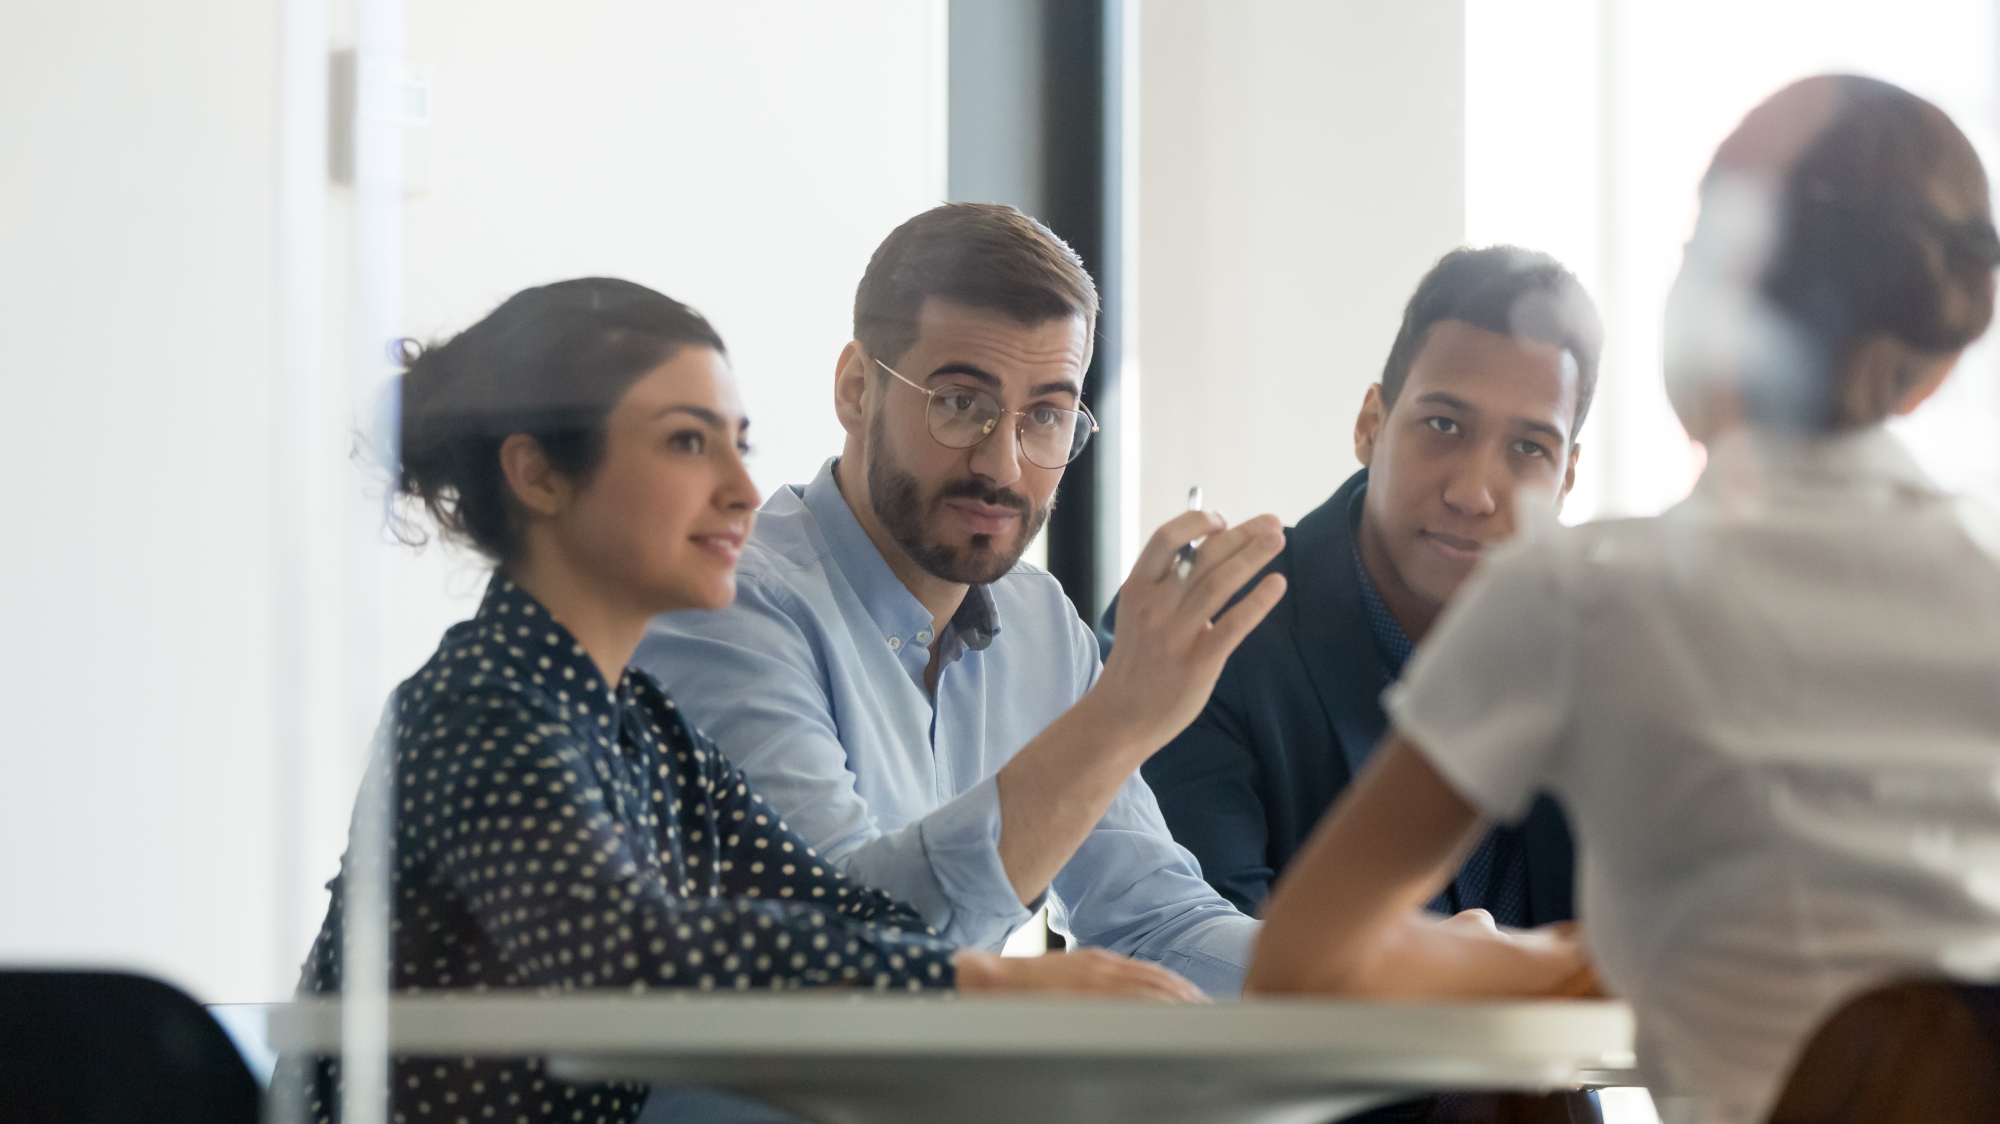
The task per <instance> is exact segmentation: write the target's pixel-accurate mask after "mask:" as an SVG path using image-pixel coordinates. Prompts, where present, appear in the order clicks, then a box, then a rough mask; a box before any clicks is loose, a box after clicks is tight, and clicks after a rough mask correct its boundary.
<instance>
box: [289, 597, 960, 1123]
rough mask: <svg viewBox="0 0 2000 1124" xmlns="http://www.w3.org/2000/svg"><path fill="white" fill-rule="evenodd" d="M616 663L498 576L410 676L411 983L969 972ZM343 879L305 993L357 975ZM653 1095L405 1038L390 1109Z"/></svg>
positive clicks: (588, 1106)
mask: <svg viewBox="0 0 2000 1124" xmlns="http://www.w3.org/2000/svg"><path fill="white" fill-rule="evenodd" d="M601 678H602V677H601V675H600V673H599V671H598V669H597V665H596V664H594V663H593V662H592V661H591V659H590V657H589V655H588V654H587V653H586V652H585V651H584V649H583V648H582V646H581V645H579V644H578V643H577V642H576V640H575V638H574V637H572V636H571V635H570V633H569V631H568V630H567V629H565V628H564V627H563V626H562V625H560V624H557V623H556V622H555V621H554V620H553V619H552V618H550V617H549V615H548V612H547V610H545V609H544V608H543V607H542V606H541V605H540V604H539V603H537V602H536V601H535V599H534V598H532V597H530V596H529V595H528V594H527V593H526V591H524V590H522V589H520V588H519V587H518V586H516V585H514V583H513V582H511V581H508V580H507V579H506V578H505V577H502V576H498V575H496V576H495V577H494V579H493V582H492V584H491V585H490V586H489V587H488V589H487V592H486V597H485V600H484V601H483V602H482V603H481V604H480V606H479V612H478V615H477V616H476V617H474V619H472V620H470V621H467V622H465V623H463V624H460V625H457V626H455V627H454V628H452V629H451V631H449V632H448V633H446V634H445V638H444V642H443V644H442V645H441V646H440V647H439V648H438V651H437V654H436V655H435V656H433V657H432V658H431V661H430V662H429V663H428V664H426V665H425V667H424V668H423V670H422V671H420V672H418V673H417V675H416V676H414V677H413V678H411V679H409V680H408V681H406V682H405V683H403V684H402V686H401V687H399V688H397V691H396V695H395V698H394V712H393V718H392V719H391V721H390V722H385V730H384V733H385V742H386V747H385V749H384V750H383V751H382V753H381V754H380V755H378V758H377V760H376V762H375V764H374V768H375V769H377V770H380V769H383V768H385V767H388V768H393V774H392V778H391V779H392V780H393V796H392V797H391V799H392V800H393V801H394V805H393V807H394V854H393V860H392V861H393V867H392V871H391V882H392V889H391V895H392V899H393V901H394V916H393V920H392V933H393V952H392V955H393V956H394V965H393V981H394V982H393V985H392V986H393V987H394V988H395V989H396V990H398V991H399V992H403V993H410V992H417V991H426V990H431V989H442V988H466V989H471V990H475V991H479V990H486V989H489V988H536V989H542V990H546V991H569V990H572V989H576V988H591V987H597V988H617V989H619V990H621V991H626V992H637V991H644V990H646V989H647V988H650V987H683V988H700V989H704V990H707V989H735V990H739V991H742V990H749V989H753V988H755V989H761V990H784V989H790V988H797V987H812V986H822V985H843V984H844V985H849V986H858V987H870V988H874V989H877V990H887V989H895V990H905V989H908V990H917V989H922V988H948V987H951V986H952V984H953V982H954V977H953V972H952V965H951V956H952V954H953V952H954V950H953V949H952V948H951V947H950V946H948V945H946V944H945V943H943V942H941V941H939V940H937V939H936V938H934V937H932V936H930V935H929V930H928V929H926V928H925V927H924V925H923V922H922V921H921V920H920V919H919V918H918V917H917V915H916V914H915V913H914V912H913V911H911V910H910V909H909V908H908V907H906V906H904V905H901V904H900V903H898V902H895V901H893V900H892V899H890V898H889V897H888V896H887V895H885V894H883V893H881V892H879V891H876V890H872V889H868V888H865V887H862V886H858V885H855V884H854V883H851V882H849V881H847V880H846V879H845V878H844V877H842V876H841V875H840V874H838V873H837V872H836V871H835V870H834V868H833V867H832V866H831V865H829V864H827V863H826V862H825V861H824V860H822V859H821V858H820V857H819V855H817V854H816V853H815V852H814V851H813V849H812V848H811V847H808V846H807V845H806V844H805V842H804V840H802V839H800V838H799V837H798V836H797V835H795V834H794V833H793V832H792V831H791V830H790V829H789V828H788V827H787V826H786V825H785V823H784V821H783V820H781V819H779V818H778V815H777V813H776V812H774V811H773V810H772V809H771V808H770V807H769V806H767V805H766V804H765V803H764V802H763V800H762V799H761V798H760V797H758V796H757V795H756V794H755V793H753V792H751V791H750V790H749V787H748V785H746V784H745V782H744V780H743V777H742V775H741V774H740V773H739V772H738V771H737V770H736V768H735V766H733V765H731V764H729V763H728V761H727V760H726V759H725V758H724V757H723V756H722V754H721V753H719V752H717V750H716V749H715V747H714V745H713V744H712V743H710V742H709V741H708V739H707V738H705V737H704V736H703V735H702V733H701V732H700V731H699V730H696V729H694V728H692V727H691V726H690V725H689V724H688V723H687V722H686V721H685V720H684V719H683V718H682V717H681V715H680V712H679V711H678V710H677V709H676V708H675V706H674V703H673V701H672V700H671V699H669V698H667V696H666V694H665V692H663V691H662V690H661V689H660V686H659V684H658V683H657V682H655V681H654V680H653V678H652V677H651V676H649V675H647V674H646V673H645V672H643V671H638V670H628V671H626V673H625V675H624V677H623V679H622V680H621V681H620V682H619V684H618V687H617V690H616V692H615V693H614V692H613V691H611V690H609V689H607V687H606V686H605V684H604V683H603V682H602V681H601ZM376 775H377V778H378V784H376V785H374V786H369V785H364V788H363V791H364V793H367V792H370V791H381V790H382V786H381V785H380V784H379V780H380V778H381V774H380V773H379V772H378V773H377V774H376ZM361 819H362V817H361V815H360V813H359V811H357V814H356V820H357V823H358V822H360V821H361ZM346 877H347V876H346V873H345V860H343V873H342V875H341V876H340V877H339V878H336V879H334V881H333V882H332V883H331V884H330V885H329V888H330V889H331V890H332V891H333V902H332V905H331V907H330V909H329V910H328V913H327V919H326V925H325V927H324V928H323V929H322V930H321V932H320V935H319V939H318V940H316V941H315V942H314V943H313V948H312V952H311V954H310V956H309V957H308V959H307V961H306V965H305V971H304V977H303V980H302V982H301V988H302V990H303V991H306V992H313V993H326V992H336V991H338V990H339V989H340V973H341V964H340V948H341V939H342V916H341V909H342V889H343V883H344V879H345V878H346ZM339 1076H340V1075H339V1067H338V1063H337V1062H335V1061H333V1060H330V1059H326V1060H321V1061H319V1062H318V1063H317V1064H316V1071H315V1072H314V1073H313V1074H312V1075H311V1077H310V1081H311V1085H312V1087H311V1088H310V1089H309V1091H308V1093H307V1103H308V1106H309V1108H310V1115H311V1117H312V1118H313V1119H315V1120H320V1121H332V1120H335V1119H338V1117H339V1106H338V1086H339ZM645 1091H646V1090H645V1087H644V1086H643V1085H634V1084H624V1085H577V1084H569V1083H564V1082H558V1081H554V1080H550V1079H548V1078H547V1077H546V1076H545V1075H544V1074H543V1072H542V1070H541V1066H540V1063H539V1062H538V1061H534V1060H504V1059H502V1060H494V1059H482V1060H476V1061H475V1060H473V1059H439V1058H399V1059H397V1061H396V1065H395V1072H394V1077H393V1093H394V1103H393V1106H392V1113H393V1115H392V1119H393V1120H395V1121H397V1122H399V1124H417V1122H419V1121H426V1120H431V1121H438V1122H440V1124H480V1122H483V1121H495V1122H504V1124H542V1122H544V1121H551V1122H552V1121H562V1122H564V1124H599V1122H606V1124H623V1122H627V1121H630V1120H632V1119H633V1118H634V1117H635V1116H636V1115H637V1114H638V1111H639V1107H640V1104H641V1103H642V1102H643V1100H644V1098H645Z"/></svg>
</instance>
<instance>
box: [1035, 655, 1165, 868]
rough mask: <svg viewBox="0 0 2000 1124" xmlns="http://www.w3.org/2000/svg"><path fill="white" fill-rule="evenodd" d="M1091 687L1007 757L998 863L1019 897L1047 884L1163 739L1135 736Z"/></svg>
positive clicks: (1080, 844) (1081, 843)
mask: <svg viewBox="0 0 2000 1124" xmlns="http://www.w3.org/2000/svg"><path fill="white" fill-rule="evenodd" d="M1094 694H1095V692H1092V693H1091V694H1086V695H1085V696H1084V697H1083V698H1082V699H1080V700H1079V701H1078V702H1077V704H1076V705H1075V706H1074V707H1072V708H1070V710H1069V713H1067V714H1064V715H1063V716H1062V717H1061V718H1058V719H1056V720H1055V721H1054V722H1051V723H1050V724H1049V726H1048V728H1047V729H1045V730H1043V731H1042V732H1041V733H1040V734H1039V735H1037V736H1036V738H1035V740H1033V741H1031V742H1029V743H1028V744H1027V745H1025V746H1023V747H1021V752H1019V753H1017V754H1015V755H1014V758H1013V760H1011V761H1009V762H1007V764H1006V766H1005V767H1003V768H1002V769H1001V770H1000V773H999V776H998V777H997V778H996V780H997V786H998V788H999V793H1000V844H999V851H1000V862H1001V864H1002V865H1003V866H1005V867H1006V868H1007V880H1008V882H1009V883H1010V884H1012V886H1013V888H1014V893H1015V894H1016V895H1017V896H1019V897H1020V899H1021V904H1022V905H1027V904H1029V903H1030V902H1033V901H1034V900H1035V899H1036V898H1038V897H1040V896H1041V895H1042V892H1043V891H1044V890H1047V889H1048V887H1049V883H1050V882H1051V881H1052V880H1053V879H1054V878H1055V876H1056V872H1057V871H1059V870H1061V869H1062V868H1063V864H1064V863H1067V862H1068V861H1069V859H1070V856H1071V855H1073V854H1075V853H1076V849H1077V848H1078V847H1080V846H1082V845H1083V841H1084V839H1085V838H1086V837H1087V836H1089V835H1090V832H1091V829H1092V828H1094V827H1096V826H1097V823H1098V821H1099V820H1101V819H1103V818H1104V813H1105V810H1106V809H1108V808H1110V807H1111V801H1112V800H1113V799H1115V798H1116V797H1117V795H1118V790H1119V789H1120V788H1122V787H1123V786H1124V784H1125V782H1126V781H1127V780H1128V779H1130V778H1131V776H1132V773H1133V772H1134V771H1135V770H1137V769H1138V768H1139V766H1140V765H1141V764H1142V763H1143V762H1144V761H1145V759H1146V756H1147V755H1148V754H1150V753H1151V752H1152V751H1153V750H1155V749H1158V748H1159V747H1158V746H1151V745H1145V744H1144V743H1142V742H1134V741H1132V740H1131V739H1130V735H1129V733H1128V732H1127V731H1126V729H1124V728H1123V725H1122V724H1120V723H1118V722H1116V721H1114V720H1111V719H1109V718H1108V717H1106V716H1104V715H1102V714H1101V713H1100V711H1101V709H1102V707H1101V706H1100V705H1099V703H1098V702H1094V701H1093V695H1094Z"/></svg>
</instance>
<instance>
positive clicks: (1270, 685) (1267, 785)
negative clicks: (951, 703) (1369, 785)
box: [1106, 469, 1575, 925]
mask: <svg viewBox="0 0 2000 1124" xmlns="http://www.w3.org/2000/svg"><path fill="white" fill-rule="evenodd" d="M1367 485H1368V470H1367V469H1363V470H1361V471H1360V472H1357V473H1355V474H1354V476H1353V477H1352V478H1350V479H1349V480H1348V481H1347V483H1345V484H1343V485H1341V487H1340V490H1339V491H1337V492H1335V493H1334V494H1333V498H1331V499H1329V500H1327V501H1326V502H1325V503H1323V504H1321V505H1320V506H1319V507H1318V508H1317V509H1316V510H1314V511H1313V512H1312V514H1310V515H1307V516H1306V517H1305V518H1304V519H1301V520H1299V525H1298V526H1297V527H1294V528H1290V529H1289V530H1288V531H1287V533H1286V536H1285V548H1284V550H1283V551H1282V552H1280V553H1279V555H1278V557H1277V558H1275V559H1273V560H1272V561H1271V564H1270V565H1269V566H1267V567H1266V568H1265V571H1264V572H1265V573H1271V572H1274V571H1275V572H1277V573H1281V574H1283V575H1285V580H1286V582H1287V583H1288V585H1287V587H1286V590H1285V596H1284V597H1283V599H1281V600H1280V601H1279V602H1278V604H1277V606H1276V607H1275V608H1273V609H1272V610H1271V612H1270V615H1269V616H1267V617H1265V618H1264V620H1263V622H1262V623H1261V624H1259V625H1258V626H1257V627H1256V629H1255V630H1253V631H1252V632H1251V633H1250V635H1249V636H1248V637H1246V638H1245V639H1244V641H1243V644H1242V646H1241V647H1239V648H1237V650H1236V651H1235V653H1234V654H1232V655H1231V656H1230V657H1229V662H1228V664H1227V665H1226V666H1225V667H1224V668H1223V671H1222V677H1221V678H1220V679H1219V680H1217V682H1216V685H1215V693H1214V694H1213V695H1211V696H1210V697H1209V700H1208V705H1207V706H1206V707H1205V708H1204V709H1203V710H1202V712H1201V716H1200V717H1199V718H1196V719H1195V720H1194V723H1193V724H1192V725H1190V726H1189V727H1188V728H1187V729H1186V730H1184V731H1182V732H1181V734H1180V736H1178V737H1176V738H1175V739H1174V740H1173V741H1171V742H1169V743H1167V746H1166V748H1165V749H1162V750H1161V751H1160V752H1159V753H1158V754H1156V755H1154V757H1153V759H1152V760H1151V761H1148V762H1147V763H1146V765H1145V778H1146V783H1147V784H1148V785H1150V786H1151V787H1152V789H1153V794H1154V795H1155V796H1157V797H1158V798H1159V801H1160V810H1161V811H1162V812H1163V813H1165V815H1166V819H1167V826H1168V827H1169V828H1170V829H1172V831H1173V833H1174V840H1175V841H1176V842H1178V843H1180V844H1181V845H1182V846H1184V847H1186V848H1187V849H1188V850H1190V851H1192V852H1194V856H1195V858H1197V859H1199V860H1200V861H1201V871H1202V876H1203V877H1204V878H1206V879H1207V880H1208V883H1209V885H1211V886H1214V887H1215V889H1216V891H1217V892H1218V893H1220V894H1221V895H1222V896H1223V897H1225V898H1228V899H1229V900H1230V901H1231V902H1233V903H1235V905H1236V907H1237V908H1238V909H1241V910H1243V911H1244V912H1245V913H1251V914H1254V913H1256V912H1257V911H1258V910H1259V909H1260V908H1261V907H1262V905H1263V903H1264V898H1265V896H1266V895H1268V894H1269V893H1270V890H1271V883H1272V881H1273V880H1275V879H1276V878H1277V876H1278V874H1279V872H1281V871H1283V870H1284V869H1285V864H1286V863H1289V862H1290V861H1291V860H1292V856H1293V855H1295V854H1297V853H1298V850H1299V848H1300V847H1302V846H1304V845H1305V841H1306V837H1307V836H1308V835H1309V834H1311V832H1312V829H1313V825H1314V824H1315V823H1317V822H1318V821H1319V818H1320V815H1321V814H1322V813H1324V812H1325V811H1326V809H1327V808H1328V806H1330V805H1331V804H1332V803H1333V800H1334V798H1335V797H1336V796H1338V795H1340V792H1341V790H1342V789H1344V788H1346V787H1347V783H1348V781H1350V780H1351V779H1353V777H1354V776H1355V774H1356V773H1357V772H1358V771H1359V770H1360V768H1361V763H1362V762H1363V761H1365V760H1367V758H1368V755H1369V754H1370V753H1372V752H1373V751H1374V749H1375V743H1377V742H1379V741H1380V740H1382V735H1383V734H1384V733H1385V732H1386V730H1387V727H1388V717H1387V716H1386V715H1385V714H1384V713H1383V711H1382V701H1381V697H1382V691H1383V689H1384V688H1385V687H1387V686H1388V685H1389V684H1390V682H1391V681H1392V677H1391V675H1390V674H1389V669H1388V668H1387V667H1386V666H1384V665H1383V663H1382V657H1381V656H1380V655H1379V654H1378V653H1377V651H1376V648H1375V638H1374V634H1373V632H1371V631H1370V629H1369V627H1368V618H1367V615H1366V613H1365V611H1364V609H1363V607H1362V595H1361V582H1360V578H1359V576H1358V575H1357V574H1356V573H1355V568H1354V530H1353V528H1354V527H1355V526H1356V521H1357V518H1358V516H1359V515H1360V512H1361V500H1362V496H1363V494H1364V493H1365V492H1366V489H1367ZM1260 577H1261V575H1260ZM1116 610H1117V606H1116V605H1115V604H1114V605H1113V606H1112V610H1111V613H1115V612H1116ZM1111 613H1107V614H1106V621H1107V630H1108V628H1109V624H1110V621H1111V619H1112V617H1111ZM1496 830H1505V831H1510V832H1516V833H1518V834H1517V838H1518V844H1519V845H1520V846H1521V847H1522V848H1523V849H1524V850H1525V852H1526V859H1527V875H1528V921H1529V923H1530V924H1533V925H1544V924H1547V923H1549V922H1551V921H1566V920H1568V919H1570V918H1571V917H1573V916H1574V910H1573V891H1572V886H1573V882H1574V878H1575V862H1574V858H1573V854H1572V850H1571V845H1570V836H1569V826H1568V824H1567V823H1566V822H1565V821H1564V820H1563V815H1562V811H1561V810H1560V809H1559V808H1558V807H1557V806H1556V804H1555V802H1554V801H1553V800H1550V799H1549V798H1548V797H1546V796H1544V797H1541V798H1539V799H1538V800H1536V801H1535V804H1534V807H1533V808H1532V809H1531V810H1530V811H1529V813H1528V817H1527V819H1526V820H1525V821H1524V822H1523V823H1522V824H1521V825H1520V826H1519V827H1518V828H1516V829H1505V828H1503V829H1496ZM1446 901H1449V903H1450V904H1451V905H1452V906H1453V907H1454V908H1456V907H1462V906H1473V905H1480V904H1483V903H1481V902H1476V901H1462V900H1460V899H1459V898H1458V895H1457V893H1456V889H1455V887H1454V889H1453V890H1448V891H1447V893H1446V894H1445V895H1443V896H1442V897H1441V899H1440V903H1439V904H1444V903H1445V902H1446Z"/></svg>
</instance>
